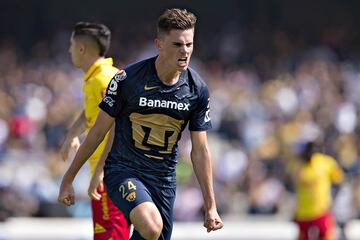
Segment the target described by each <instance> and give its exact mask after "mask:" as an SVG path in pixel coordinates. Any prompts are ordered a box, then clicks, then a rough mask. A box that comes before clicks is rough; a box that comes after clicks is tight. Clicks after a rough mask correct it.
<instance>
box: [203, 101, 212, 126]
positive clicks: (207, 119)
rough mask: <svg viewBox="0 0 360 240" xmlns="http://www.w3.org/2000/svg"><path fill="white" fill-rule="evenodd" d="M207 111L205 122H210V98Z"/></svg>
mask: <svg viewBox="0 0 360 240" xmlns="http://www.w3.org/2000/svg"><path fill="white" fill-rule="evenodd" d="M206 108H207V110H206V112H205V117H204V122H206V123H207V122H210V121H211V118H210V98H208V105H207V107H206Z"/></svg>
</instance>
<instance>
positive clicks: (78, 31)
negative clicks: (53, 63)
mask: <svg viewBox="0 0 360 240" xmlns="http://www.w3.org/2000/svg"><path fill="white" fill-rule="evenodd" d="M110 38H111V33H110V30H109V29H108V28H107V27H106V26H105V25H103V24H97V23H89V22H79V23H77V24H76V25H75V27H74V29H73V32H72V35H71V39H70V48H69V52H70V54H71V60H72V62H73V64H74V66H75V67H77V68H80V69H82V70H83V71H84V73H85V76H84V77H83V86H82V89H83V96H84V111H83V112H82V114H81V115H80V116H79V117H78V118H77V120H76V121H75V122H74V124H73V125H72V126H71V127H70V128H69V130H68V132H67V135H66V138H65V141H64V143H63V145H62V147H61V150H60V153H61V156H62V158H63V160H66V159H67V158H68V154H69V149H70V148H71V147H74V148H75V149H76V150H77V149H78V148H79V145H80V143H79V139H78V136H79V135H80V134H82V133H83V132H84V131H85V130H86V132H88V131H89V129H90V128H91V127H92V126H93V125H94V123H95V120H96V117H97V115H98V113H99V108H98V105H99V103H100V102H101V100H102V98H103V95H104V92H105V90H106V87H107V86H108V84H109V82H110V80H111V78H112V77H113V76H114V75H115V73H116V72H117V71H118V69H117V68H115V67H114V66H113V60H112V58H105V57H104V56H105V54H106V52H107V51H108V49H109V46H110ZM110 135H111V134H110ZM107 139H109V141H107ZM112 140H113V136H110V137H105V138H104V141H102V142H101V144H100V145H99V147H98V148H97V149H96V151H95V152H94V153H93V154H92V155H91V157H89V159H88V161H89V164H90V169H91V175H92V176H93V178H92V180H91V183H90V186H89V189H88V194H89V197H91V198H92V199H91V207H92V215H93V227H94V239H95V240H109V239H114V240H115V239H121V240H122V239H129V232H130V231H129V228H128V224H127V221H126V220H125V218H124V215H123V214H122V213H121V212H120V211H119V210H118V209H117V208H116V207H115V206H114V205H113V204H112V202H111V201H110V199H109V197H108V195H107V193H106V191H105V188H104V185H103V183H102V177H103V172H102V169H99V170H98V171H95V169H96V165H97V162H98V161H99V160H100V158H106V157H107V154H108V153H109V150H110V147H111V145H112ZM107 142H108V143H107ZM106 143H107V144H106Z"/></svg>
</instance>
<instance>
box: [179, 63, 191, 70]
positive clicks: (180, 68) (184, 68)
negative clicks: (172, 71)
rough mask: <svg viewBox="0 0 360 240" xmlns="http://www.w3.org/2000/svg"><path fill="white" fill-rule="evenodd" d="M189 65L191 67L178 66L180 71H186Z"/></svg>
mask: <svg viewBox="0 0 360 240" xmlns="http://www.w3.org/2000/svg"><path fill="white" fill-rule="evenodd" d="M188 67H189V65H187V64H186V65H185V64H184V65H180V66H178V71H185V70H186V69H188Z"/></svg>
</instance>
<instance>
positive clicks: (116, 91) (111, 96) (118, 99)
mask: <svg viewBox="0 0 360 240" xmlns="http://www.w3.org/2000/svg"><path fill="white" fill-rule="evenodd" d="M125 78H126V72H125V71H124V70H120V71H119V72H117V73H116V74H115V76H114V77H113V78H112V79H111V81H110V83H109V85H108V87H107V89H106V92H105V95H104V97H103V99H102V101H101V102H100V104H99V107H100V108H101V109H102V110H103V111H105V112H106V113H107V114H109V115H110V116H111V117H113V118H116V117H117V116H118V114H119V112H120V111H121V109H122V107H123V106H124V98H123V94H124V85H125V81H124V80H125Z"/></svg>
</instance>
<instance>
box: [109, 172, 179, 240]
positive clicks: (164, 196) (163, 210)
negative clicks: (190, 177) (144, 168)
mask: <svg viewBox="0 0 360 240" xmlns="http://www.w3.org/2000/svg"><path fill="white" fill-rule="evenodd" d="M104 183H105V187H106V191H107V193H108V195H109V197H110V199H111V201H112V202H113V203H114V204H115V206H117V207H118V208H119V209H120V211H121V212H122V213H123V214H124V216H125V217H126V219H127V220H128V222H129V223H130V212H131V210H132V209H133V208H135V207H136V206H137V205H139V204H140V203H143V202H153V203H154V204H155V206H156V207H157V208H158V210H159V212H160V214H161V217H162V220H163V230H162V233H161V236H160V238H159V239H161V240H170V239H171V232H172V227H173V207H174V201H175V195H176V188H168V187H166V188H161V187H158V186H154V185H155V184H151V183H147V182H145V180H144V179H142V178H141V177H140V176H136V174H132V173H130V172H129V171H128V170H126V169H124V170H120V169H118V168H117V169H112V168H111V167H109V166H106V167H105V168H104ZM131 239H132V240H134V239H142V238H141V237H140V234H139V233H138V232H137V231H136V230H134V233H133V236H132V237H131Z"/></svg>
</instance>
